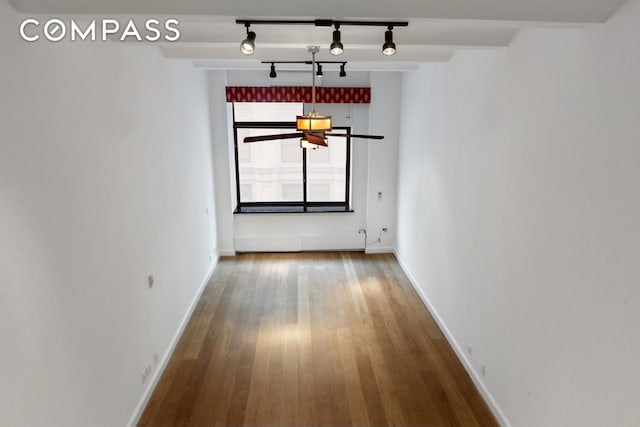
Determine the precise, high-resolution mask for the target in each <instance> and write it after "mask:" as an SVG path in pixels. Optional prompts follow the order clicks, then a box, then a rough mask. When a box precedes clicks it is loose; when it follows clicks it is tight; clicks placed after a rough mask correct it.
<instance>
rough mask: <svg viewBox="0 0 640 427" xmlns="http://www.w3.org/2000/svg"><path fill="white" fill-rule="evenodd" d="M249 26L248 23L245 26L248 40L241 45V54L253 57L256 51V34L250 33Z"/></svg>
mask: <svg viewBox="0 0 640 427" xmlns="http://www.w3.org/2000/svg"><path fill="white" fill-rule="evenodd" d="M249 25H250V24H248V23H247V24H245V27H246V28H247V38H245V39H244V40H242V43H240V52H242V53H243V54H245V55H253V51H255V50H256V43H255V42H256V33H254V32H253V31H249Z"/></svg>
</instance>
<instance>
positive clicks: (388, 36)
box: [382, 25, 396, 56]
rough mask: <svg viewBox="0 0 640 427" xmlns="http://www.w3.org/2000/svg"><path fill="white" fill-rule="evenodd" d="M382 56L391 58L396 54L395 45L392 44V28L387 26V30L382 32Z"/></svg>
mask: <svg viewBox="0 0 640 427" xmlns="http://www.w3.org/2000/svg"><path fill="white" fill-rule="evenodd" d="M382 54H383V55H386V56H391V55H395V54H396V44H395V43H394V42H393V26H392V25H389V27H388V30H387V31H385V32H384V44H383V45H382Z"/></svg>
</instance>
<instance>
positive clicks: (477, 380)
mask: <svg viewBox="0 0 640 427" xmlns="http://www.w3.org/2000/svg"><path fill="white" fill-rule="evenodd" d="M393 254H394V255H395V257H396V259H397V260H398V264H400V267H401V268H402V271H404V274H405V275H406V276H407V277H408V278H409V283H411V286H413V289H415V291H416V293H417V294H418V296H419V297H420V299H421V300H422V302H423V303H424V305H425V307H426V308H427V310H428V311H429V313H430V314H431V316H432V317H433V318H434V319H435V321H436V323H437V324H438V327H440V330H442V332H443V334H444V336H445V337H446V339H447V341H448V342H449V344H450V345H451V347H452V348H453V351H455V353H456V356H458V359H459V360H460V361H461V362H462V365H463V366H464V369H465V370H466V371H467V373H468V374H469V376H470V377H471V380H472V381H473V383H474V384H475V386H476V387H477V388H478V390H479V391H480V394H481V395H482V397H483V398H484V400H485V402H487V404H488V405H489V409H491V412H493V415H494V416H495V417H496V418H497V420H498V422H499V423H500V425H501V426H503V427H512V426H511V423H510V422H509V419H508V418H507V416H506V415H505V413H504V411H503V410H502V408H500V405H498V402H497V401H496V399H495V398H494V397H493V395H492V394H491V392H490V391H489V389H488V388H487V386H486V385H485V384H484V382H483V381H482V378H481V377H480V376H479V375H478V373H476V371H475V370H474V369H473V364H472V363H471V362H470V361H469V359H467V357H466V353H465V352H464V351H463V350H462V347H460V345H459V344H458V342H457V341H456V339H455V338H454V337H453V335H452V334H451V332H450V331H449V329H448V328H447V326H446V325H445V323H444V321H443V320H442V318H441V317H440V315H439V314H438V312H437V311H436V309H435V307H434V306H433V304H431V301H430V300H429V298H428V297H427V296H426V295H425V293H424V292H423V291H422V289H421V288H420V286H418V281H417V280H416V278H415V277H414V276H413V274H411V271H410V270H409V267H408V266H407V263H406V262H405V261H404V260H403V259H402V256H400V254H399V253H398V251H397V249H396V250H394V251H393Z"/></svg>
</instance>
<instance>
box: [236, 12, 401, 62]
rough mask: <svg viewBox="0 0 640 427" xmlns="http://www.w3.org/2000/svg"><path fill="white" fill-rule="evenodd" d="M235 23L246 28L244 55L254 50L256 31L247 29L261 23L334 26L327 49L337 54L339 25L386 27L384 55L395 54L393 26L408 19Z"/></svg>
mask: <svg viewBox="0 0 640 427" xmlns="http://www.w3.org/2000/svg"><path fill="white" fill-rule="evenodd" d="M236 24H242V25H244V26H245V27H246V28H247V38H246V39H244V40H243V41H242V43H241V44H240V50H241V51H242V53H244V54H245V55H252V54H253V51H254V50H255V40H256V33H254V32H253V31H249V26H250V25H252V24H261V25H287V24H288V25H314V26H316V27H332V26H333V27H334V28H335V30H334V31H333V39H332V42H331V46H330V48H329V51H330V52H331V54H332V55H335V56H339V55H342V54H343V53H344V45H343V44H342V41H341V34H340V26H341V25H357V26H367V27H387V31H385V33H384V44H383V45H382V53H383V54H384V55H386V56H391V55H395V53H396V44H395V43H394V42H393V28H394V27H407V26H408V25H409V22H408V21H338V20H333V19H313V20H281V19H268V20H264V19H262V20H261V19H236Z"/></svg>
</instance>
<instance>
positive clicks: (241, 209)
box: [233, 204, 353, 214]
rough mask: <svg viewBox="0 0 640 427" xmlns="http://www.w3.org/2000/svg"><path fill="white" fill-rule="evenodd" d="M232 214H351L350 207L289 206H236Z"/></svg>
mask: <svg viewBox="0 0 640 427" xmlns="http://www.w3.org/2000/svg"><path fill="white" fill-rule="evenodd" d="M233 213H234V214H281V213H285V214H288V213H301V214H307V213H353V209H351V206H345V205H343V204H341V205H321V206H299V205H298V206H295V205H294V206H291V205H268V204H265V205H253V206H237V207H236V209H235V210H234V211H233Z"/></svg>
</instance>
